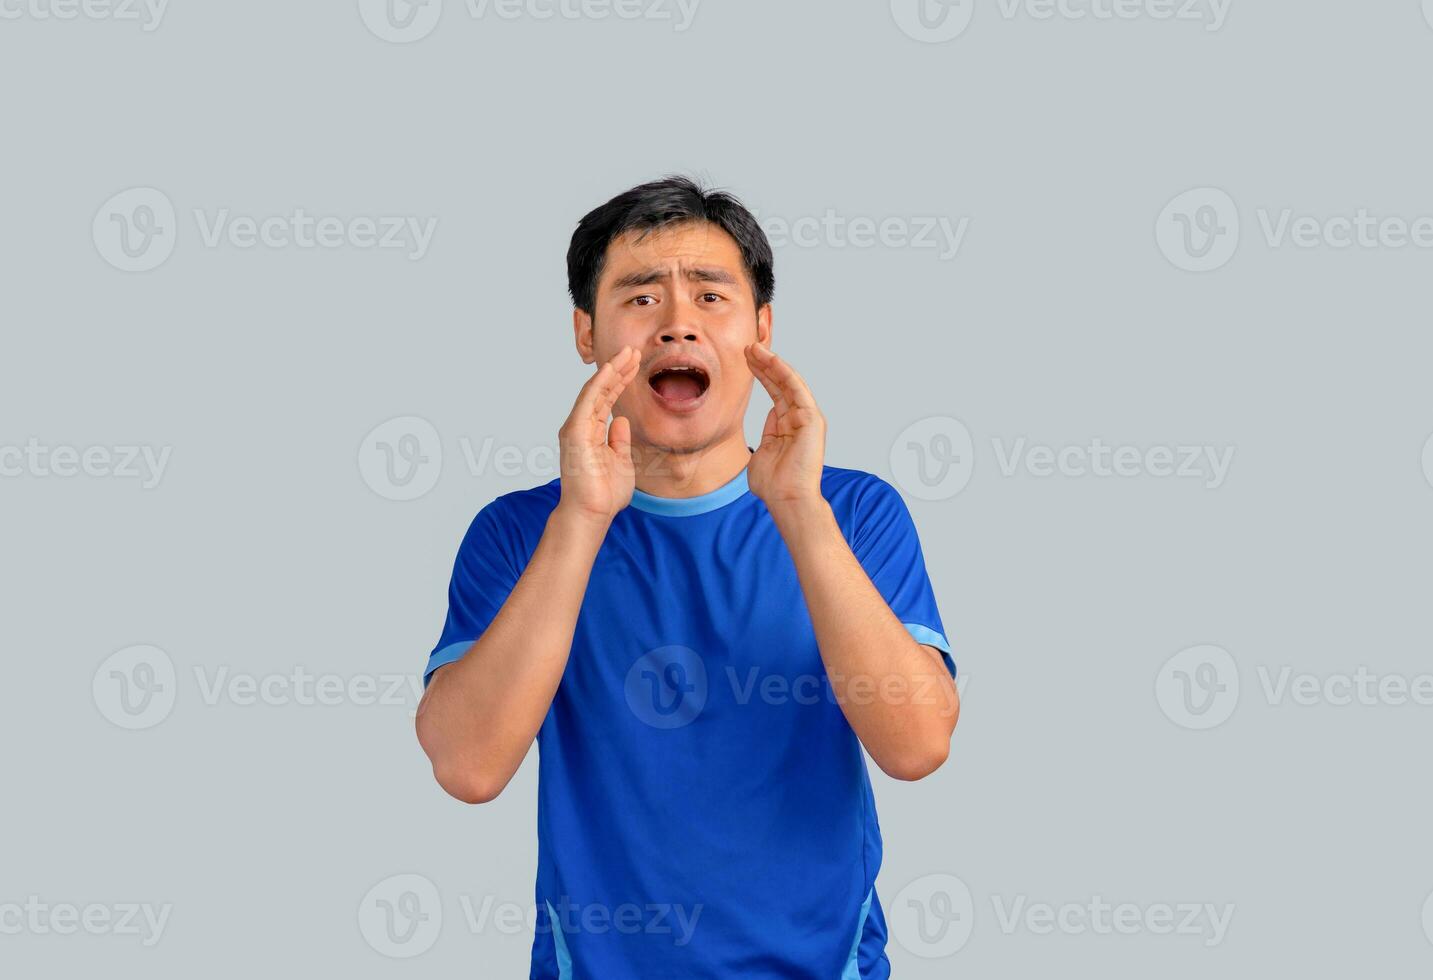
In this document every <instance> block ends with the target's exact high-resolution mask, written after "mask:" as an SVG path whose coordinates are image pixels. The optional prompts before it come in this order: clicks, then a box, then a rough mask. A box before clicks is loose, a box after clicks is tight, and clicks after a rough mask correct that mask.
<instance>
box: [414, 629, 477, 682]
mask: <svg viewBox="0 0 1433 980" xmlns="http://www.w3.org/2000/svg"><path fill="white" fill-rule="evenodd" d="M476 642H477V640H462V641H460V642H458V643H449V644H448V645H447V646H445V647H442V648H440V649H438V650H434V651H433V653H432V655H431V656H430V657H429V658H428V669H427V670H425V671H423V689H424V690H425V691H426V690H427V689H428V682H429V681H430V680H432V679H433V671H435V670H437V669H438V668H439V667H442V666H443V665H444V664H450V663H453V662H454V661H455V660H462V659H463V654H465V653H467V652H468V651H469V650H470V649H472V646H473V644H474V643H476Z"/></svg>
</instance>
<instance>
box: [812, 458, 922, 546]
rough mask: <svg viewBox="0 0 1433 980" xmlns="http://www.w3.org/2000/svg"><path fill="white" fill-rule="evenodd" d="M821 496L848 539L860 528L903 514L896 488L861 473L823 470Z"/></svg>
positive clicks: (831, 468)
mask: <svg viewBox="0 0 1433 980" xmlns="http://www.w3.org/2000/svg"><path fill="white" fill-rule="evenodd" d="M821 495H822V496H824V497H825V498H826V502H827V503H829V504H830V505H831V510H832V512H834V513H835V515H836V520H837V523H839V524H840V525H841V527H842V529H843V530H845V531H846V532H847V536H848V537H850V536H852V535H854V534H855V533H856V532H857V531H858V530H859V529H860V528H861V527H862V526H863V525H868V524H871V523H873V522H878V521H882V520H889V519H890V518H891V517H900V516H902V515H904V514H906V513H907V511H906V505H905V502H904V501H903V500H902V499H901V495H900V493H899V492H898V491H897V490H896V488H895V487H893V486H891V484H890V483H888V482H886V481H885V480H884V479H882V478H881V477H879V476H877V475H876V474H874V473H868V472H867V471H865V470H858V469H847V468H844V467H839V466H826V467H823V468H822V472H821Z"/></svg>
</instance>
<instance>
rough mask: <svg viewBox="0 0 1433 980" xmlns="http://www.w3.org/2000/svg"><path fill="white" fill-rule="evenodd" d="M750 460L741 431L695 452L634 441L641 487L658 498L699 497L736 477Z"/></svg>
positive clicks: (638, 486)
mask: <svg viewBox="0 0 1433 980" xmlns="http://www.w3.org/2000/svg"><path fill="white" fill-rule="evenodd" d="M750 459H751V450H750V449H748V448H747V445H746V434H745V433H744V432H741V431H739V430H738V431H737V432H736V433H734V434H733V435H731V436H729V437H727V438H726V439H723V440H722V441H721V442H719V443H715V444H713V445H710V446H706V447H704V448H702V449H697V450H693V451H691V452H672V451H670V450H666V449H661V448H659V447H657V446H643V445H638V444H637V443H636V442H633V443H632V461H633V463H635V464H636V467H637V489H638V490H641V491H642V492H643V493H650V494H652V495H653V496H654V497H696V496H700V495H701V494H704V493H710V492H711V491H713V490H715V489H716V488H717V487H720V486H723V485H724V484H727V483H730V482H731V481H732V480H734V479H736V476H737V474H738V473H740V472H741V471H742V470H744V469H746V464H747V462H748V461H749V460H750Z"/></svg>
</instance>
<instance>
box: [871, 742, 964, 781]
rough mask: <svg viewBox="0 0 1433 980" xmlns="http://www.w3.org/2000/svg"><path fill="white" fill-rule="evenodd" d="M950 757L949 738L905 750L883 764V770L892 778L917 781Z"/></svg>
mask: <svg viewBox="0 0 1433 980" xmlns="http://www.w3.org/2000/svg"><path fill="white" fill-rule="evenodd" d="M949 757H950V740H949V738H947V739H945V740H943V741H932V742H931V743H930V744H929V745H926V746H922V747H918V748H913V749H912V750H910V751H907V752H903V753H902V754H901V755H900V756H899V757H897V758H895V759H888V760H886V761H885V762H884V763H882V764H881V771H883V772H884V773H885V774H886V775H887V776H890V777H891V778H892V779H899V780H902V781H904V782H915V781H916V780H917V779H924V778H925V777H927V776H929V775H930V774H931V773H933V772H935V771H936V770H937V769H939V768H940V767H941V766H943V765H944V764H945V760H946V759H947V758H949Z"/></svg>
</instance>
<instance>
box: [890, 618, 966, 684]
mask: <svg viewBox="0 0 1433 980" xmlns="http://www.w3.org/2000/svg"><path fill="white" fill-rule="evenodd" d="M901 625H902V626H904V627H905V628H906V629H907V630H909V631H910V634H911V636H913V637H915V640H916V642H917V643H929V644H930V645H931V646H933V647H935V648H936V649H937V650H939V651H940V652H941V656H942V657H943V658H944V659H945V666H946V668H947V669H949V670H950V676H951V677H954V676H955V658H954V657H952V656H951V655H950V644H949V643H948V642H946V639H945V636H944V635H942V634H940V633H937V632H936V631H935V630H933V629H931V628H930V627H929V626H922V625H921V624H920V623H902V624H901Z"/></svg>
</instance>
